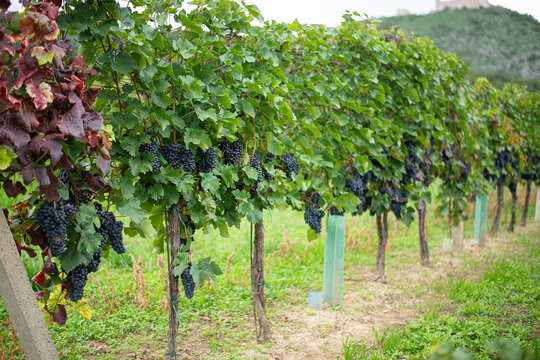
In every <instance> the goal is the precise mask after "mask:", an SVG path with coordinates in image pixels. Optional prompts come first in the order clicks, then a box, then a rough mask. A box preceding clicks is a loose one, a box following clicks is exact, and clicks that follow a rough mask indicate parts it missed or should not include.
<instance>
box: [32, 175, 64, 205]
mask: <svg viewBox="0 0 540 360" xmlns="http://www.w3.org/2000/svg"><path fill="white" fill-rule="evenodd" d="M35 174H36V179H37V180H38V182H39V192H40V194H42V195H44V196H45V200H46V201H54V200H56V199H58V196H59V194H58V179H57V178H56V177H53V178H51V177H49V175H48V174H47V169H46V168H44V167H38V168H35ZM53 175H54V174H53Z"/></svg>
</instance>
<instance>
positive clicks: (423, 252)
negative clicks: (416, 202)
mask: <svg viewBox="0 0 540 360" xmlns="http://www.w3.org/2000/svg"><path fill="white" fill-rule="evenodd" d="M418 237H419V240H420V261H421V262H422V266H429V253H428V244H427V229H426V203H425V202H424V200H420V206H419V207H418Z"/></svg>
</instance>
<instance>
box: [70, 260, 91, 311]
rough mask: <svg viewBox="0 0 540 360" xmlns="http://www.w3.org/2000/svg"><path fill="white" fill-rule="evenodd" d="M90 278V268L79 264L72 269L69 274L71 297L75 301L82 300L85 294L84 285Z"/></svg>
mask: <svg viewBox="0 0 540 360" xmlns="http://www.w3.org/2000/svg"><path fill="white" fill-rule="evenodd" d="M87 279H88V268H87V267H86V266H84V265H79V266H77V267H76V268H75V269H73V270H71V271H70V272H69V273H68V275H67V281H68V282H69V284H70V286H69V298H70V299H71V301H73V302H77V301H79V300H81V299H82V298H83V296H84V286H85V285H86V281H87Z"/></svg>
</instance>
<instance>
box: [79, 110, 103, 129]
mask: <svg viewBox="0 0 540 360" xmlns="http://www.w3.org/2000/svg"><path fill="white" fill-rule="evenodd" d="M83 123H84V129H85V130H92V131H101V130H103V117H102V116H101V115H100V114H99V113H97V112H95V111H92V112H87V113H86V114H85V115H84V117H83Z"/></svg>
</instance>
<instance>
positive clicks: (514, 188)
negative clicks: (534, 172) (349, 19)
mask: <svg viewBox="0 0 540 360" xmlns="http://www.w3.org/2000/svg"><path fill="white" fill-rule="evenodd" d="M508 189H509V190H510V192H511V193H512V195H516V192H517V181H512V182H510V184H508Z"/></svg>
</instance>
